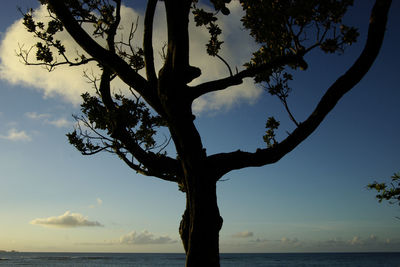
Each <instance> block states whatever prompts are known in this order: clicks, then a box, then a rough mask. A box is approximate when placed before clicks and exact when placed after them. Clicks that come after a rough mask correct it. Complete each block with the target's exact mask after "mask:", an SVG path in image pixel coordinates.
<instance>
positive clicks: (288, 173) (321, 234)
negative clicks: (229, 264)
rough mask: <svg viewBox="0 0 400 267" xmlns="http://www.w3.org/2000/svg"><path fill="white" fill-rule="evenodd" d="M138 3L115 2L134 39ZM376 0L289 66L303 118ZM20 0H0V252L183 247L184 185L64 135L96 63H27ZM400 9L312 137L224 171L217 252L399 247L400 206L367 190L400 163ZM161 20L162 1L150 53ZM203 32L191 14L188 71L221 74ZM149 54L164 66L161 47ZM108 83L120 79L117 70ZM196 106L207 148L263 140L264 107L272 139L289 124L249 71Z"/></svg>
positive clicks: (229, 30) (242, 50) (228, 27)
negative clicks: (338, 36) (338, 45)
mask: <svg viewBox="0 0 400 267" xmlns="http://www.w3.org/2000/svg"><path fill="white" fill-rule="evenodd" d="M144 2H145V1H135V3H137V5H136V6H132V7H129V8H128V7H125V8H124V9H123V12H122V15H123V21H122V24H123V25H126V26H125V27H124V28H123V29H122V30H121V32H122V33H121V34H122V36H126V31H127V30H128V29H129V26H128V25H130V23H131V22H132V21H136V18H138V17H139V20H138V21H139V27H138V30H137V32H136V34H135V40H136V41H137V44H140V43H141V32H142V30H141V27H140V25H141V24H140V23H141V22H142V20H143V12H144V11H143V10H144V7H143V3H144ZM372 3H373V1H361V0H358V1H357V0H356V1H355V7H353V8H351V9H350V10H349V15H348V16H346V18H345V19H346V21H348V22H349V23H351V24H352V25H355V26H357V27H359V28H360V34H361V35H360V37H359V41H358V42H357V43H356V44H355V45H353V46H352V47H350V48H348V49H347V50H346V51H345V54H343V55H340V56H337V55H335V56H332V55H325V54H322V53H320V52H316V53H313V54H312V55H310V56H308V58H307V60H308V62H309V69H308V70H307V71H304V72H299V73H296V74H295V76H294V78H295V79H294V81H293V82H292V84H291V85H292V87H293V93H292V95H290V97H289V105H290V107H291V110H292V112H293V113H294V115H295V117H296V118H297V119H298V120H299V121H302V120H304V119H306V118H307V116H308V114H310V112H311V111H312V110H313V108H314V107H315V106H316V104H317V102H318V100H319V99H320V98H321V96H322V95H323V93H324V91H325V90H326V89H327V88H328V87H329V86H330V84H332V82H334V81H335V79H336V78H337V77H338V76H339V75H341V74H342V73H344V71H345V69H346V68H348V67H349V66H351V64H352V62H354V60H355V59H356V58H357V56H358V55H359V53H360V51H361V49H362V47H363V44H364V42H365V38H366V29H367V28H366V25H367V23H368V15H369V14H368V13H369V11H370V9H371V7H372ZM17 6H19V7H21V8H22V10H26V9H27V8H29V7H33V8H39V5H38V3H37V2H36V1H33V0H16V1H4V3H2V9H1V11H0V14H1V16H0V40H1V43H0V148H1V149H0V211H1V215H0V216H1V219H0V250H18V251H60V252H72V251H74V252H75V251H79V252H183V247H182V245H181V242H180V239H179V234H178V227H179V221H180V218H181V215H182V213H183V211H184V208H185V196H184V194H183V193H182V192H180V191H179V190H178V187H177V185H176V184H173V183H169V182H166V181H162V180H159V179H156V178H153V177H145V176H141V175H138V174H136V173H135V172H134V171H132V170H131V169H129V167H127V166H126V165H124V163H123V162H122V161H121V160H119V159H118V158H117V157H116V156H115V155H112V154H106V153H103V154H97V155H95V156H90V157H87V156H86V157H85V156H82V155H81V154H80V153H79V152H78V151H77V150H76V149H75V148H74V147H72V146H71V145H70V144H68V141H67V138H66V136H65V134H66V133H68V132H70V131H72V130H73V127H74V120H73V118H72V116H71V115H72V114H79V111H80V110H79V103H80V97H79V95H80V94H81V93H83V92H85V91H90V90H92V88H91V86H90V84H88V83H87V80H85V79H84V78H83V71H86V72H87V73H93V74H96V71H97V70H96V67H95V66H94V65H89V66H85V67H83V68H68V67H60V68H57V69H56V70H55V71H53V72H51V73H48V72H47V71H46V70H44V69H43V68H40V67H34V66H25V65H24V64H22V63H21V62H20V60H19V59H18V58H17V57H16V53H17V52H18V50H19V47H22V49H26V48H27V47H30V44H33V43H34V42H35V40H34V39H33V38H32V36H30V35H29V34H27V33H26V32H25V31H24V29H23V27H22V26H21V22H20V21H19V20H20V18H21V14H20V13H19V12H18V10H17ZM230 7H231V12H232V15H231V16H229V17H228V18H224V19H222V20H221V26H222V28H223V32H224V35H223V38H224V40H225V43H224V46H223V51H222V56H223V57H224V58H225V59H227V60H228V62H229V64H230V65H231V66H237V67H238V68H239V69H242V65H243V63H245V62H246V61H247V60H248V59H249V57H250V55H251V51H252V50H254V48H255V47H256V46H255V44H254V43H253V42H252V40H251V39H250V37H249V36H248V33H247V32H246V31H245V30H243V27H242V26H241V24H240V21H239V19H238V18H239V17H240V14H241V10H240V6H239V5H238V3H237V1H233V3H232V4H231V6H230ZM132 8H134V9H132ZM399 12H400V3H399V2H398V1H393V4H392V9H391V12H390V17H389V22H388V27H387V32H386V36H385V40H384V44H383V47H382V50H381V52H380V54H379V56H378V58H377V60H376V62H375V64H374V66H373V67H372V68H371V70H370V71H369V73H368V74H367V75H366V76H365V77H364V79H363V80H362V81H361V82H360V83H359V84H358V85H357V86H356V87H355V88H354V89H353V90H352V91H351V92H350V93H348V94H347V95H345V96H344V98H343V99H342V100H341V101H340V102H339V103H338V105H337V106H336V107H335V109H334V110H333V111H332V112H331V113H330V114H329V115H328V116H327V118H326V119H325V121H324V122H323V123H322V124H321V125H320V127H319V128H318V129H317V130H316V131H315V132H314V133H313V134H312V135H311V136H310V137H309V138H308V139H307V140H305V141H304V142H303V143H302V144H301V145H299V146H298V147H297V148H296V149H295V150H294V151H292V152H291V153H289V154H288V155H286V156H285V157H284V158H283V159H282V160H280V161H279V162H278V163H276V164H273V165H268V166H264V167H260V168H248V169H243V170H239V171H234V172H231V173H228V174H227V175H226V176H225V177H224V178H223V181H221V182H219V183H218V185H217V186H218V204H219V207H220V212H221V215H222V217H223V218H224V225H223V228H222V230H221V233H220V248H221V252H263V253H264V252H338V251H344V252H357V251H400V220H398V219H396V218H395V217H396V216H399V214H400V209H399V207H398V206H397V205H390V204H388V203H378V201H377V200H376V199H375V193H374V192H372V191H369V190H367V189H366V185H367V184H368V183H370V182H373V181H374V180H378V181H389V180H390V176H391V175H392V174H393V173H395V172H398V171H400V156H399V148H400V141H399V138H398V133H399V131H400V124H399V119H398V118H399V116H400V110H399V105H398V103H399V99H400V90H399V86H398V77H399V74H400V72H399V68H398V62H399V61H400V54H399V50H398V44H399V43H400V28H399V27H398V25H400V21H399V20H400V14H399ZM36 14H37V15H38V16H43V15H45V10H43V9H38V10H37V11H36ZM164 19H165V17H164V13H163V10H162V6H161V4H160V5H159V7H158V10H157V17H156V21H155V32H154V46H155V51H160V50H161V47H162V46H163V44H164V42H165V40H166V39H165V38H166V33H165V26H164V25H165V24H164ZM124 33H125V34H124ZM60 38H63V40H65V43H66V44H67V48H68V47H71V49H70V50H68V51H71V53H74V51H75V49H78V48H76V47H75V45H74V43H73V41H72V40H70V39H68V36H67V35H62V36H60ZM206 39H207V32H206V31H205V30H204V29H203V30H202V29H195V27H193V25H192V26H191V64H192V65H195V66H199V67H200V68H201V69H202V72H203V75H202V76H201V77H200V78H198V79H196V80H195V81H194V83H200V82H204V81H207V80H212V79H216V78H218V77H225V76H226V75H228V74H229V73H228V70H227V68H226V67H225V66H224V64H222V63H221V62H220V61H218V60H217V59H215V58H210V57H208V56H207V55H206V54H205V49H204V44H205V42H206ZM155 58H156V65H157V66H158V67H159V66H160V64H161V57H158V56H157V55H156V56H155ZM114 89H115V90H124V89H123V86H122V83H121V82H118V81H117V82H116V83H115V84H114ZM193 109H194V111H195V112H196V115H197V119H196V125H197V126H198V129H199V132H200V134H201V136H202V138H203V143H204V146H205V147H206V149H207V153H208V154H213V153H218V152H229V151H234V150H237V149H241V150H246V151H254V150H255V149H257V148H258V147H265V143H263V140H262V136H263V134H264V132H265V122H266V119H267V118H268V117H269V116H275V117H276V118H277V119H278V120H280V121H281V129H280V132H279V134H278V138H283V137H284V136H285V131H286V130H287V131H290V130H293V125H291V124H290V121H289V119H288V116H287V114H286V113H285V111H284V108H283V106H282V105H281V104H280V102H279V101H278V100H277V99H275V98H273V97H271V96H269V95H268V94H267V93H266V92H265V91H263V89H262V88H260V87H258V86H256V85H254V84H253V83H252V80H246V81H245V83H244V84H243V85H241V86H238V87H235V88H233V89H232V90H228V91H222V92H218V93H216V94H210V95H207V96H206V97H204V98H202V99H200V100H199V101H197V102H196V103H194V105H193Z"/></svg>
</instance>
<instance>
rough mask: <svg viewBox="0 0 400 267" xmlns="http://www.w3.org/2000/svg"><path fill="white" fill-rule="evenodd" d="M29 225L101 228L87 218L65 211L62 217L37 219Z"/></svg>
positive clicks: (100, 225) (98, 224) (99, 224)
mask: <svg viewBox="0 0 400 267" xmlns="http://www.w3.org/2000/svg"><path fill="white" fill-rule="evenodd" d="M30 224H35V225H42V226H47V227H56V228H74V227H84V226H88V227H102V226H103V225H102V224H101V223H99V222H97V221H89V220H88V219H87V217H84V216H83V215H81V214H79V213H71V212H70V211H66V212H65V213H64V214H63V215H60V216H53V217H48V218H37V219H34V220H32V221H31V222H30Z"/></svg>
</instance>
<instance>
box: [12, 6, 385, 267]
mask: <svg viewBox="0 0 400 267" xmlns="http://www.w3.org/2000/svg"><path fill="white" fill-rule="evenodd" d="M40 2H41V4H43V5H47V8H48V11H49V15H50V17H51V20H50V22H48V23H43V22H38V21H35V20H34V17H33V15H32V11H30V12H28V13H26V14H25V15H24V25H25V26H26V28H27V30H28V31H29V32H32V33H33V34H34V35H35V36H36V37H38V38H39V39H40V41H39V42H38V43H37V44H36V46H35V47H33V49H32V50H28V51H22V50H21V51H20V54H19V55H20V57H21V58H22V59H23V60H25V63H27V64H34V65H44V66H46V67H47V68H48V69H49V70H52V69H54V68H55V67H57V66H59V65H69V66H76V65H82V64H86V63H88V62H90V61H95V62H97V64H98V66H99V67H100V68H101V76H100V77H91V78H90V79H91V81H92V82H93V84H94V86H95V88H96V91H97V94H96V95H90V94H88V93H86V94H84V95H83V96H82V97H83V103H82V113H83V115H82V116H80V117H76V119H77V120H78V121H80V123H81V124H80V125H81V127H77V128H76V129H75V130H74V131H73V132H72V133H69V134H68V138H69V141H70V143H71V144H73V145H74V146H75V147H76V148H77V149H78V150H79V151H80V152H81V153H82V154H84V155H92V154H95V153H98V152H100V151H108V152H112V153H115V154H117V155H118V156H119V157H120V158H121V159H122V160H123V161H124V162H125V163H126V164H127V165H128V166H129V167H131V168H132V169H133V170H135V171H137V172H139V173H141V174H143V175H148V176H155V177H158V178H161V179H164V180H167V181H171V182H174V183H177V184H178V185H179V188H180V189H181V190H182V191H183V192H185V194H186V210H185V212H184V214H183V216H182V221H181V223H180V231H179V232H180V236H181V239H182V242H183V247H184V249H185V251H186V265H187V266H219V231H220V229H221V227H222V218H221V216H220V213H219V209H218V206H217V195H216V183H217V182H218V180H220V179H221V177H223V175H225V174H226V173H228V172H230V171H232V170H237V169H241V168H246V167H256V166H264V165H267V164H272V163H275V162H277V161H279V160H280V159H281V158H282V157H283V156H285V155H286V154H287V153H289V152H290V151H292V150H293V149H294V148H295V147H297V146H298V145H299V144H300V143H301V142H302V141H304V140H305V139H306V138H307V137H308V136H309V135H310V134H311V133H312V132H314V131H315V129H316V128H317V127H318V125H319V124H320V123H321V122H322V121H323V120H324V118H325V117H326V115H327V114H328V113H329V112H330V111H331V110H332V109H333V107H334V106H335V105H336V103H337V102H338V101H339V100H340V99H341V97H342V96H343V95H344V94H345V93H347V92H348V91H349V90H351V89H352V88H353V87H354V86H355V85H356V84H357V83H358V82H359V81H360V80H361V79H362V78H363V76H364V75H365V74H366V73H367V72H368V70H369V68H370V67H371V65H372V64H373V62H374V60H375V58H376V57H377V55H378V52H379V50H380V47H381V44H382V41H383V37H384V33H385V27H386V21H387V13H388V10H389V8H390V4H391V1H390V0H376V1H375V5H374V7H373V9H372V12H371V18H370V22H369V30H368V38H367V41H366V44H365V47H364V49H363V50H362V52H361V54H360V56H359V57H358V59H357V60H356V61H355V62H354V64H353V65H352V66H351V67H350V68H349V69H347V70H346V71H345V72H344V74H343V75H342V76H340V77H338V79H337V80H336V81H335V82H334V83H333V84H332V85H331V86H330V87H329V88H328V89H327V90H326V92H325V94H324V95H323V97H322V98H321V100H320V101H319V103H317V105H316V108H315V109H314V111H313V112H312V113H311V114H310V115H309V117H308V118H307V119H306V120H304V121H302V122H299V121H297V120H296V119H295V118H294V116H293V114H292V113H291V112H290V110H289V107H288V103H287V98H288V95H289V93H290V91H291V88H290V86H289V81H291V80H292V78H293V77H292V74H291V73H293V71H294V70H298V69H301V70H306V69H307V62H306V61H305V55H307V54H309V53H310V52H311V51H315V50H318V49H321V50H322V51H323V52H326V53H342V52H343V51H344V49H345V47H346V46H349V45H351V44H353V43H354V42H356V39H357V37H358V35H359V34H358V31H357V29H356V28H354V27H352V26H348V25H345V24H343V22H342V18H343V16H344V14H345V13H346V11H347V9H348V7H349V6H351V5H352V4H353V1H352V0H329V1H327V0H279V1H278V0H240V3H241V5H242V7H243V11H244V13H243V14H244V16H243V17H242V18H241V21H242V23H243V26H244V27H245V28H246V29H248V30H249V31H250V35H251V36H252V37H253V38H254V40H255V41H256V42H257V43H258V44H259V48H258V49H257V50H256V51H254V54H253V57H252V58H251V59H249V62H248V63H247V64H246V65H245V69H244V70H240V71H239V70H237V71H236V72H233V71H232V70H231V68H230V67H229V65H228V64H227V63H226V61H225V60H224V59H223V58H222V57H221V56H220V55H219V52H220V49H221V47H222V45H223V41H222V40H221V39H220V36H221V32H222V30H221V28H220V27H219V26H218V18H217V13H219V12H220V13H222V14H223V15H224V16H229V14H230V10H229V8H228V7H229V6H227V4H229V3H230V2H231V0H210V1H209V2H208V1H205V3H204V4H206V5H203V6H207V4H208V7H204V8H202V7H200V4H199V3H198V2H199V1H198V0H164V1H161V0H160V2H162V4H163V5H164V8H165V12H166V24H167V30H168V40H167V45H166V48H165V50H164V51H163V52H164V53H163V54H164V62H163V66H162V68H161V69H160V70H159V71H158V73H157V72H156V70H155V66H154V55H153V54H154V52H153V40H152V37H153V20H154V14H155V10H156V6H157V4H161V3H158V2H159V1H158V0H148V1H147V7H146V11H145V17H144V34H143V46H142V47H135V46H133V45H132V42H131V41H132V38H133V36H134V35H133V33H134V31H135V29H134V27H133V28H132V31H131V33H132V34H131V35H130V36H127V39H125V40H116V34H117V29H118V27H119V24H120V21H121V4H122V3H121V2H122V1H121V0H65V1H59V0H40ZM190 13H192V14H193V17H194V21H195V24H196V26H198V27H205V28H206V29H207V30H208V32H209V34H210V39H209V42H208V43H207V45H206V51H207V53H208V54H209V55H211V56H214V57H218V58H220V59H221V60H222V61H223V62H224V63H225V64H226V65H227V67H228V69H229V72H230V75H229V76H227V77H221V78H220V79H218V80H213V81H209V82H205V83H201V84H198V85H195V86H192V85H188V84H189V83H190V82H191V81H193V80H194V79H196V78H198V77H199V76H201V70H200V69H199V68H197V67H196V66H191V65H189V30H188V25H189V20H190V16H189V15H190ZM132 19H134V18H132ZM87 25H92V26H91V27H92V28H91V29H92V30H91V31H88V30H87V29H88V28H89V27H87ZM84 27H86V28H85V29H86V30H85V29H84ZM89 29H90V28H89ZM63 30H66V31H67V32H68V33H69V35H70V36H71V37H72V38H73V39H74V40H75V41H76V43H77V44H79V46H80V47H81V48H82V49H83V50H84V51H85V52H86V53H87V55H88V56H85V55H83V54H82V55H79V56H78V57H76V58H74V59H70V58H69V57H68V56H67V54H66V49H67V48H66V47H65V46H64V45H63V43H62V42H61V41H60V40H58V39H57V36H56V33H57V32H60V31H63ZM96 37H97V39H95V38H96ZM101 38H102V40H105V42H106V46H104V45H100V44H99V43H98V42H97V40H100V39H101ZM238 45H240V44H238ZM31 51H36V58H37V60H38V62H39V63H33V62H30V61H29V58H28V56H29V52H31ZM56 54H58V55H56ZM141 69H144V70H145V76H142V75H140V74H139V73H138V71H139V70H141ZM116 77H118V78H120V79H121V80H122V81H123V82H124V83H125V84H126V85H127V87H129V89H130V90H131V94H129V95H123V94H122V93H120V94H113V93H112V91H111V90H110V83H111V82H112V81H113V80H114V79H115V78H116ZM248 78H252V79H254V81H255V82H256V83H259V84H261V86H264V87H265V88H266V89H267V91H268V92H269V93H270V94H271V95H274V96H276V97H278V98H279V99H280V101H281V102H282V104H283V106H284V108H285V109H286V110H287V112H288V114H289V116H290V118H291V120H292V121H293V122H294V124H295V127H296V128H295V129H294V130H293V131H292V132H291V133H289V134H288V136H287V137H286V138H284V139H283V140H277V137H276V135H275V133H276V131H277V129H278V127H279V121H277V120H276V119H275V118H273V117H270V118H268V119H267V123H266V128H267V131H266V134H265V135H264V137H263V138H264V140H265V142H266V146H265V147H261V148H259V149H257V150H256V151H254V152H244V151H241V150H237V151H234V152H230V153H219V154H214V155H207V153H206V149H205V148H204V147H203V144H202V140H201V137H200V135H199V132H198V131H197V129H196V126H195V124H194V120H195V116H194V115H193V113H192V103H193V101H194V100H195V99H197V98H199V97H200V96H202V95H204V94H207V93H211V92H215V91H219V90H230V88H232V87H233V86H235V85H239V84H241V83H242V82H243V80H244V79H248ZM159 128H166V129H168V131H169V133H170V136H171V139H172V141H173V143H174V145H175V149H176V152H177V156H176V157H170V156H168V155H167V153H166V152H165V150H164V149H163V146H165V145H166V143H168V140H166V141H165V142H164V143H162V144H159V143H157V140H158V139H157V138H156V133H157V130H159ZM160 146H161V147H160Z"/></svg>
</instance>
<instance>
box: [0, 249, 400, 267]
mask: <svg viewBox="0 0 400 267" xmlns="http://www.w3.org/2000/svg"><path fill="white" fill-rule="evenodd" d="M184 264H185V255H184V254H173V253H165V254H164V253H33V252H32V253H31V252H29V253H28V252H18V253H10V252H9V253H0V266H55V267H61V266H74V267H80V266H82V267H91V266H93V267H94V266H96V267H98V266H99V267H101V266H110V267H111V266H134V267H147V266H166V267H174V266H184ZM221 266H223V267H231V266H232V267H260V266H271V267H274V266H277V267H278V266H279V267H280V266H282V267H291V266H293V267H294V266H296V267H301V266H315V267H317V266H318V267H320V266H321V267H333V266H340V267H342V266H344V267H354V266H359V267H400V253H265V254H258V253H257V254H241V253H235V254H229V253H228V254H221Z"/></svg>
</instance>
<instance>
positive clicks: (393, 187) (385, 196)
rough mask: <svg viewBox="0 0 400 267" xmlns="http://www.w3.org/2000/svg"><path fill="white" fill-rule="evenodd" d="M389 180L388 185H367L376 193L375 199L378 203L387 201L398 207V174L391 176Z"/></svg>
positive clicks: (375, 183) (399, 176)
mask: <svg viewBox="0 0 400 267" xmlns="http://www.w3.org/2000/svg"><path fill="white" fill-rule="evenodd" d="M391 178H392V181H391V182H390V184H386V183H378V182H373V183H372V184H369V185H368V188H369V189H372V190H376V191H377V192H378V194H377V195H376V198H377V199H378V201H379V202H382V201H383V200H387V201H389V203H391V204H395V203H398V204H399V205H400V172H399V173H395V174H393V176H392V177H391Z"/></svg>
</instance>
